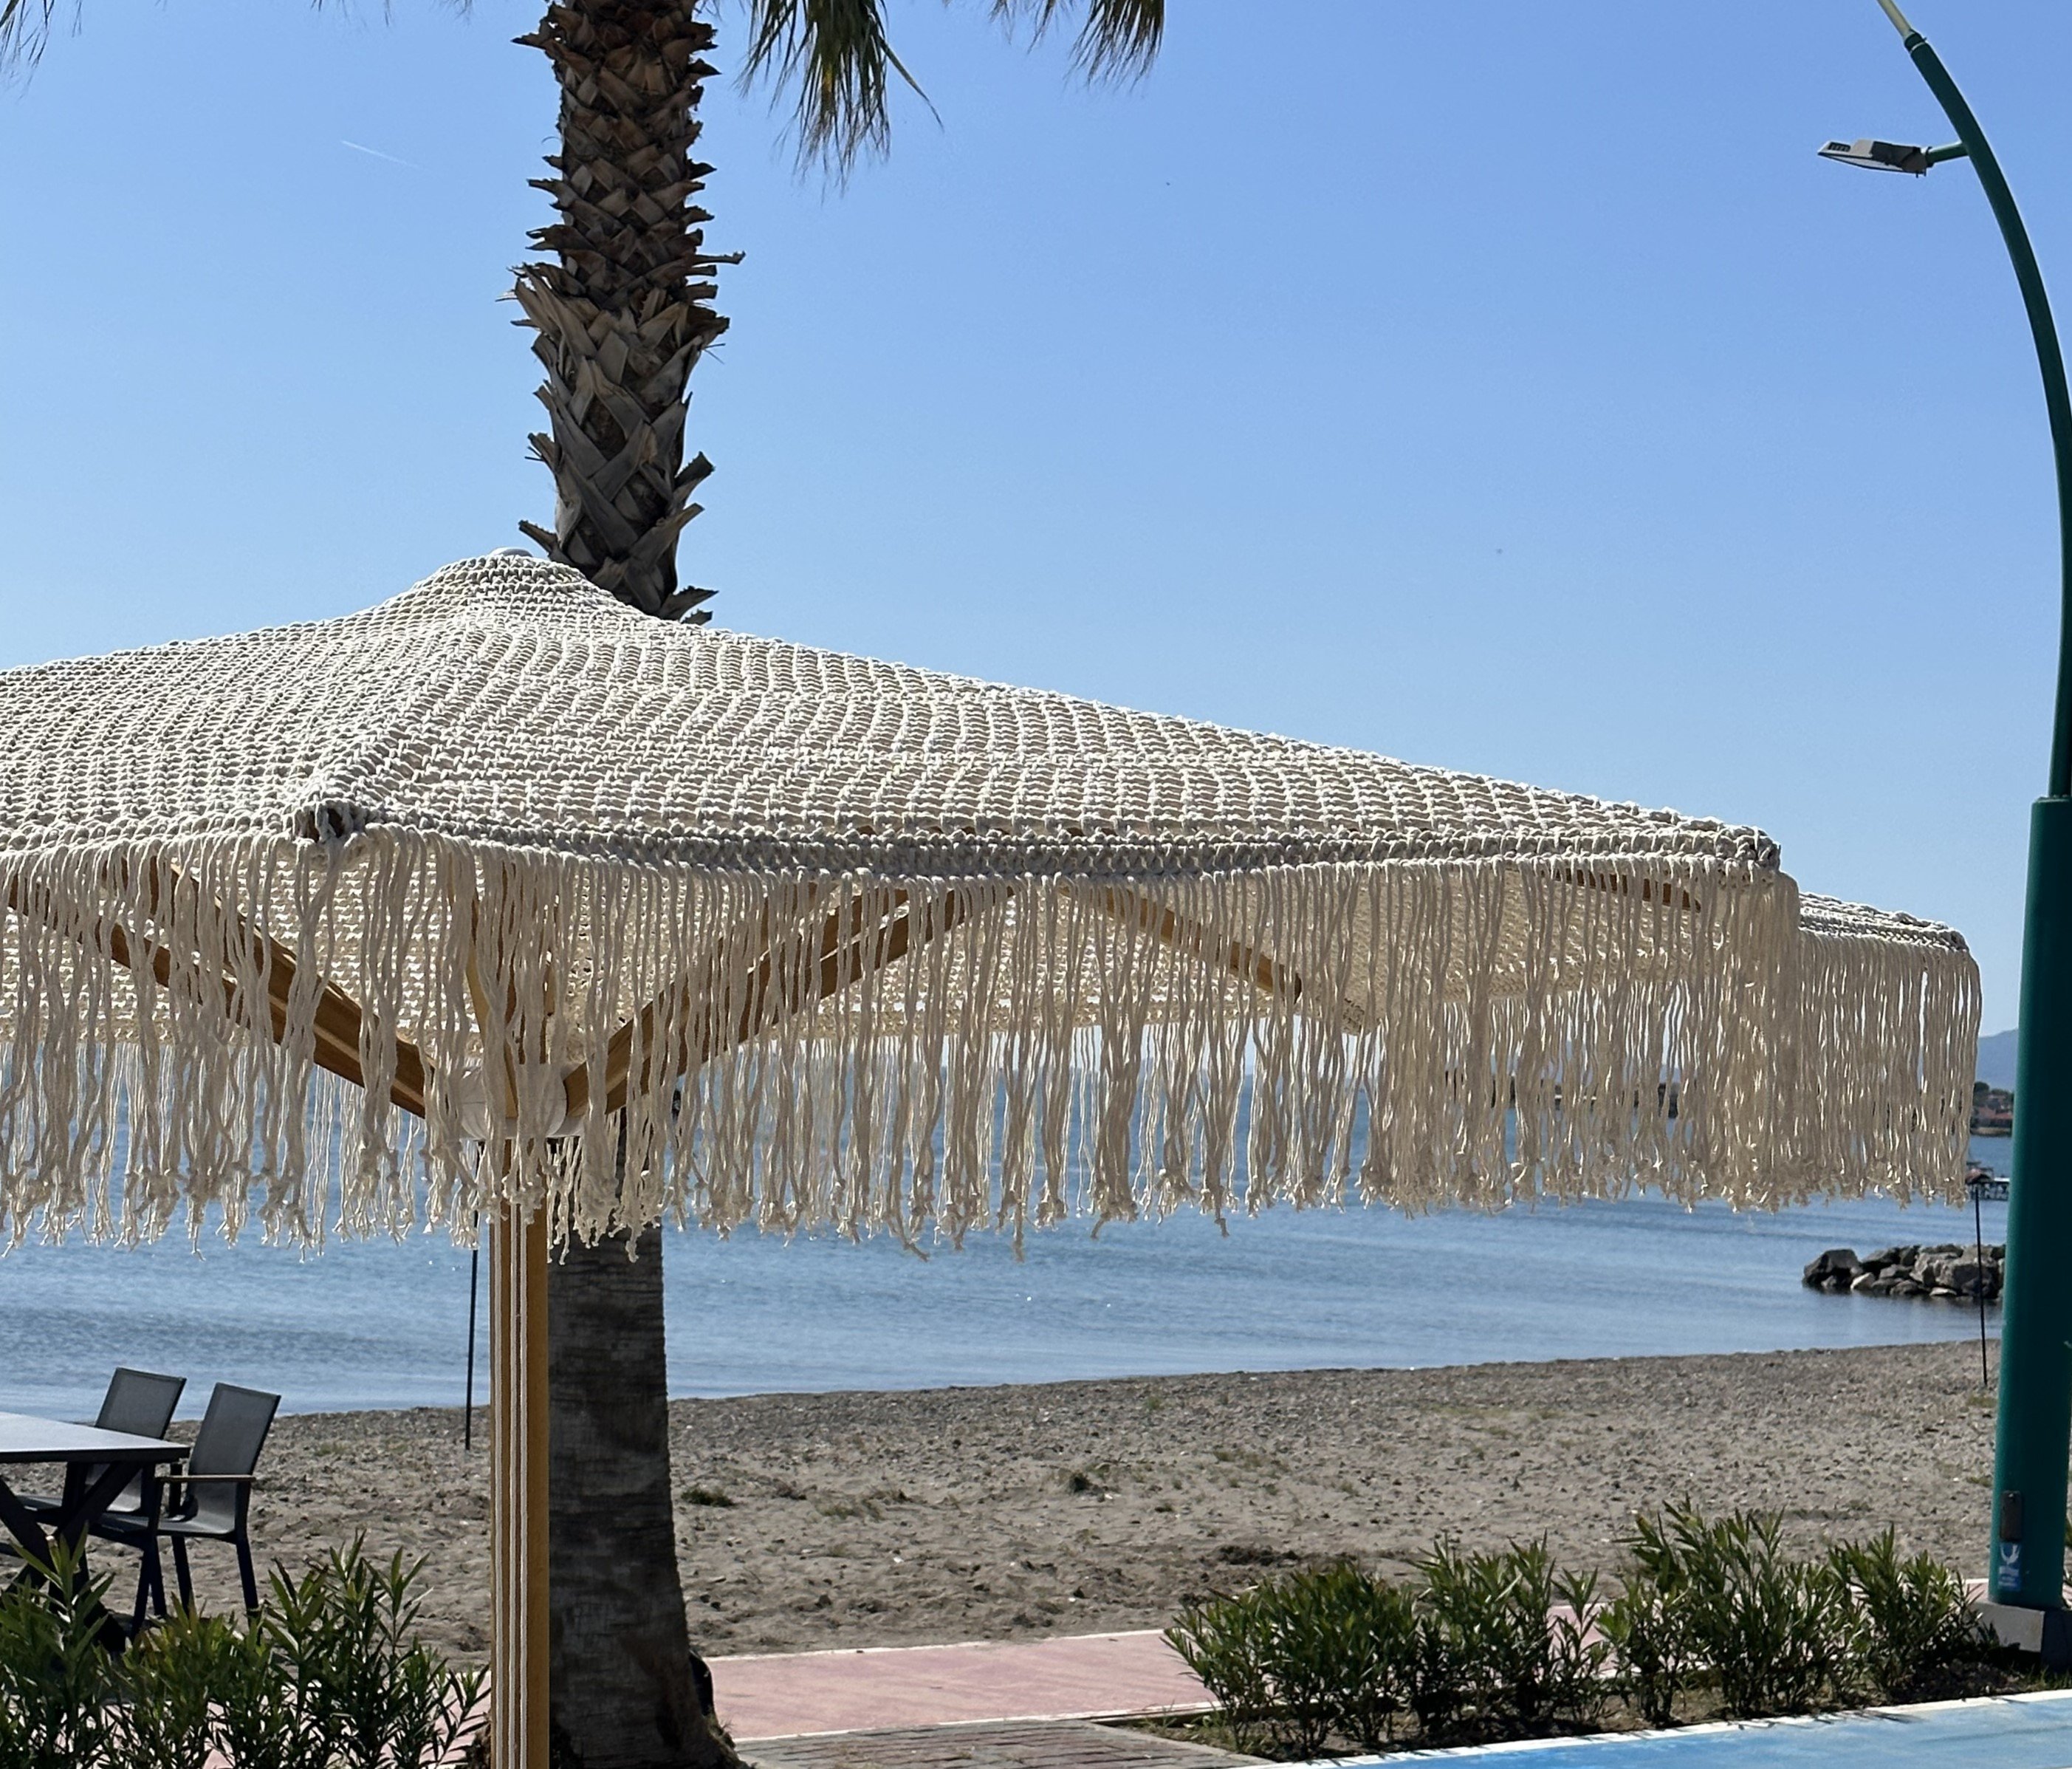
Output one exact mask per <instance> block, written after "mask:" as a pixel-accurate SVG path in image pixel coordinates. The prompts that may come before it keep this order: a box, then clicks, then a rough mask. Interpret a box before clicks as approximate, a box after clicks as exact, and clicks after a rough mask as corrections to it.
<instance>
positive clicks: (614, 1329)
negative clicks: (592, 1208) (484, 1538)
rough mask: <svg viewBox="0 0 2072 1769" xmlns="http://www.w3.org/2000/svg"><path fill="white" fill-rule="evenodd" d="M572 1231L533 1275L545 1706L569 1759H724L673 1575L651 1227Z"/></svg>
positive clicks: (658, 1294)
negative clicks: (537, 1291) (541, 1376)
mask: <svg viewBox="0 0 2072 1769" xmlns="http://www.w3.org/2000/svg"><path fill="white" fill-rule="evenodd" d="M634 1253H635V1257H633V1258H631V1259H628V1258H627V1257H626V1256H627V1247H626V1242H625V1240H624V1238H623V1236H612V1237H610V1238H608V1239H606V1240H601V1241H599V1242H598V1244H596V1245H595V1246H594V1247H583V1246H579V1245H576V1244H570V1245H569V1247H568V1248H567V1249H566V1250H565V1253H563V1254H562V1255H561V1256H560V1257H557V1261H556V1262H555V1263H554V1264H553V1265H552V1266H550V1267H549V1270H548V1274H547V1369H548V1377H547V1382H548V1418H549V1427H548V1453H547V1483H548V1519H549V1532H548V1535H549V1548H548V1569H547V1589H548V1594H549V1606H550V1608H551V1612H552V1615H551V1620H550V1622H549V1635H548V1666H549V1680H550V1691H549V1709H550V1711H551V1712H552V1713H553V1723H554V1727H555V1730H556V1731H557V1733H558V1734H560V1735H561V1741H560V1742H561V1744H562V1746H563V1748H564V1750H566V1751H567V1752H568V1753H569V1755H573V1756H574V1759H575V1761H576V1762H577V1763H580V1764H581V1765H582V1769H718V1766H722V1765H731V1764H733V1763H734V1761H735V1759H734V1752H733V1750H732V1747H731V1746H730V1744H729V1743H728V1742H727V1739H726V1734H724V1733H722V1732H721V1731H720V1730H719V1729H718V1726H717V1724H716V1723H715V1722H714V1721H713V1713H712V1707H713V1701H712V1678H711V1676H710V1675H709V1673H708V1672H706V1670H705V1664H704V1663H703V1661H702V1660H700V1659H699V1658H698V1657H697V1655H696V1654H695V1653H693V1652H692V1651H691V1643H690V1635H689V1628H688V1627H687V1625H686V1623H685V1619H684V1598H683V1590H682V1586H681V1585H680V1583H679V1582H678V1578H677V1573H676V1530H675V1525H674V1522H673V1520H672V1512H671V1504H670V1494H669V1419H668V1401H667V1391H666V1389H665V1388H664V1371H663V1357H662V1232H661V1230H660V1229H659V1228H650V1229H648V1230H646V1231H645V1232H643V1233H642V1235H641V1236H640V1238H639V1240H638V1241H637V1242H636V1243H635V1247H634Z"/></svg>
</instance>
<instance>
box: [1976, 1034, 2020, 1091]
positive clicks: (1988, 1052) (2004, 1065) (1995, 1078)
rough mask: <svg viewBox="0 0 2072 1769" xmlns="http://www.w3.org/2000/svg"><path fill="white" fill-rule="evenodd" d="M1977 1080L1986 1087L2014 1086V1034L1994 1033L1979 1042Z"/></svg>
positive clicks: (2010, 1087)
mask: <svg viewBox="0 0 2072 1769" xmlns="http://www.w3.org/2000/svg"><path fill="white" fill-rule="evenodd" d="M1978 1078H1979V1080H1981V1081H1984V1083H1985V1084H1986V1085H1987V1086H1988V1087H2004V1088H2009V1089H2010V1090H2011V1089H2012V1088H2013V1086H2014V1034H2013V1033H2012V1032H1995V1033H1994V1034H1993V1035H1992V1036H1991V1037H1989V1038H1982V1039H1979V1074H1978Z"/></svg>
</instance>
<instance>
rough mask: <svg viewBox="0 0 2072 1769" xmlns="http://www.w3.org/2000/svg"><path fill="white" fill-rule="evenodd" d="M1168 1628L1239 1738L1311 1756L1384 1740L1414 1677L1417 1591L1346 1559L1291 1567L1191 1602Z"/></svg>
mask: <svg viewBox="0 0 2072 1769" xmlns="http://www.w3.org/2000/svg"><path fill="white" fill-rule="evenodd" d="M1165 1638H1166V1639H1167V1640H1168V1641H1170V1643H1171V1644H1172V1646H1173V1648H1174V1651H1175V1652H1178V1653H1179V1655H1180V1656H1181V1657H1182V1659H1184V1660H1186V1663H1187V1665H1188V1667H1189V1668H1190V1669H1191V1670H1192V1671H1193V1672H1194V1674H1195V1675H1196V1676H1198V1677H1199V1678H1200V1679H1201V1680H1202V1683H1203V1685H1205V1686H1206V1687H1207V1689H1208V1691H1209V1693H1210V1694H1211V1696H1213V1697H1215V1701H1216V1704H1217V1705H1218V1706H1219V1708H1220V1709H1222V1710H1223V1718H1224V1721H1225V1722H1226V1723H1227V1725H1228V1726H1229V1727H1230V1729H1231V1734H1232V1737H1233V1738H1234V1739H1235V1740H1236V1741H1238V1742H1241V1743H1256V1742H1268V1743H1270V1744H1271V1746H1272V1747H1273V1748H1275V1749H1276V1750H1281V1751H1283V1752H1285V1753H1287V1754H1289V1755H1297V1756H1314V1755H1317V1753H1318V1752H1319V1751H1321V1750H1322V1749H1323V1748H1324V1746H1325V1744H1326V1742H1327V1741H1328V1740H1329V1739H1330V1738H1331V1737H1332V1736H1333V1735H1334V1734H1335V1735H1336V1736H1338V1737H1340V1738H1346V1739H1349V1740H1350V1741H1351V1742H1354V1743H1355V1744H1358V1745H1360V1746H1363V1747H1369V1748H1372V1747H1377V1746H1380V1745H1383V1744H1385V1743H1386V1742H1388V1740H1389V1738H1390V1737H1391V1736H1392V1729H1393V1725H1394V1722H1395V1718H1396V1715H1397V1714H1399V1713H1401V1712H1402V1710H1403V1709H1404V1705H1405V1698H1406V1697H1407V1696H1408V1693H1409V1690H1410V1687H1411V1682H1412V1666H1411V1659H1412V1652H1413V1651H1414V1648H1415V1643H1416V1617H1415V1614H1414V1611H1413V1610H1412V1603H1411V1599H1410V1596H1409V1594H1408V1592H1406V1591H1404V1590H1401V1589H1400V1588H1399V1587H1397V1586H1393V1585H1391V1584H1389V1583H1388V1582H1387V1581H1386V1580H1383V1579H1378V1578H1373V1577H1372V1576H1371V1575H1370V1574H1367V1573H1364V1572H1362V1571H1361V1570H1360V1569H1359V1568H1358V1567H1357V1566H1355V1565H1350V1563H1347V1562H1339V1563H1338V1564H1336V1565H1330V1566H1326V1567H1321V1568H1314V1569H1305V1570H1302V1571H1299V1572H1293V1573H1286V1574H1281V1576H1280V1577H1278V1578H1271V1579H1268V1580H1267V1581H1266V1582H1264V1583H1263V1584H1260V1585H1257V1586H1254V1587H1253V1588H1252V1590H1248V1591H1244V1592H1242V1593H1240V1594H1238V1595H1236V1596H1232V1597H1218V1598H1211V1599H1210V1600H1209V1601H1208V1602H1205V1603H1200V1604H1197V1605H1195V1606H1194V1607H1193V1608H1191V1609H1190V1610H1187V1611H1185V1612H1183V1613H1182V1615H1181V1616H1180V1617H1179V1619H1178V1620H1177V1621H1176V1622H1174V1624H1173V1626H1172V1627H1170V1628H1168V1629H1167V1630H1166V1632H1165Z"/></svg>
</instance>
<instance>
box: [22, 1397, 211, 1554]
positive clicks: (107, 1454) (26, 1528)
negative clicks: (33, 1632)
mask: <svg viewBox="0 0 2072 1769" xmlns="http://www.w3.org/2000/svg"><path fill="white" fill-rule="evenodd" d="M186 1455H187V1445H185V1444H183V1443H168V1442H165V1441H163V1440H162V1439H161V1438H137V1437H132V1436H131V1435H130V1434H129V1433H128V1432H126V1431H103V1430H101V1429H100V1427H99V1426H97V1425H67V1424H65V1423H64V1421H61V1420H58V1419H39V1418H37V1417H35V1416H34V1415H32V1414H31V1413H0V1524H5V1525H6V1528H7V1532H8V1534H9V1535H10V1536H12V1537H14V1540H15V1541H16V1543H17V1544H19V1546H20V1548H21V1549H22V1552H23V1557H25V1558H26V1559H27V1561H29V1562H30V1564H29V1565H27V1566H25V1567H24V1568H23V1570H22V1571H21V1572H20V1573H19V1574H16V1575H15V1578H16V1581H17V1582H19V1581H20V1580H21V1579H23V1578H33V1577H35V1576H36V1570H35V1569H36V1568H37V1567H38V1566H39V1565H40V1566H47V1565H50V1561H51V1537H53V1536H55V1537H56V1538H57V1539H58V1540H59V1541H62V1542H64V1544H65V1545H66V1546H67V1547H68V1548H70V1549H72V1550H73V1551H74V1552H75V1553H77V1552H78V1550H79V1549H80V1545H81V1544H82V1543H83V1542H84V1541H85V1539H86V1532H87V1531H88V1529H89V1528H92V1527H93V1522H94V1520H95V1519H96V1518H97V1517H99V1516H101V1513H102V1512H105V1511H106V1510H107V1509H108V1508H109V1506H110V1505H111V1504H113V1503H114V1502H115V1500H116V1498H117V1495H119V1494H120V1493H121V1491H122V1489H123V1488H124V1487H126V1486H128V1485H129V1483H130V1482H131V1481H132V1480H134V1479H138V1477H139V1476H142V1479H143V1481H144V1483H145V1486H146V1488H147V1489H148V1488H149V1487H150V1483H151V1482H152V1481H154V1479H157V1477H158V1468H159V1467H160V1466H161V1464H162V1463H171V1462H179V1461H181V1460H183V1459H184V1458H185V1457H186ZM34 1462H61V1463H64V1471H65V1485H64V1498H63V1500H60V1504H59V1508H58V1512H57V1515H56V1516H55V1517H53V1518H50V1519H49V1520H47V1522H46V1520H44V1519H42V1518H39V1517H38V1516H36V1514H35V1512H32V1511H31V1510H30V1509H29V1508H28V1507H27V1506H26V1505H24V1504H23V1503H22V1501H21V1500H19V1498H17V1497H16V1496H15V1494H14V1489H13V1488H12V1487H10V1486H9V1485H8V1484H7V1480H6V1470H7V1467H8V1465H10V1464H12V1463H34ZM81 1570H82V1572H84V1564H83V1563H82V1566H81Z"/></svg>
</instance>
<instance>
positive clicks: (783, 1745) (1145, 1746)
mask: <svg viewBox="0 0 2072 1769" xmlns="http://www.w3.org/2000/svg"><path fill="white" fill-rule="evenodd" d="M742 1754H743V1755H744V1756H745V1757H746V1759H747V1760H748V1761H749V1762H750V1763H753V1764H754V1766H755V1769H1234V1766H1235V1765H1239V1764H1245V1763H1256V1761H1257V1760H1258V1759H1256V1758H1253V1757H1239V1756H1235V1755H1231V1753H1230V1752H1228V1751H1225V1750H1210V1749H1209V1748H1208V1747H1207V1746H1203V1745H1198V1744H1186V1743H1182V1742H1181V1741H1179V1740H1178V1739H1176V1738H1157V1737H1154V1736H1153V1734H1149V1733H1147V1732H1133V1731H1129V1730H1126V1729H1124V1728H1122V1727H1120V1726H1096V1725H1095V1724H1094V1723H1092V1722H1091V1721H1084V1720H1050V1721H1012V1722H1007V1723H1005V1724H994V1725H985V1726H902V1727H898V1728H896V1729H893V1730H886V1731H882V1732H837V1733H823V1734H820V1735H818V1736H816V1737H809V1738H771V1739H767V1740H765V1741H763V1742H759V1743H753V1744H748V1745H745V1746H742Z"/></svg>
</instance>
